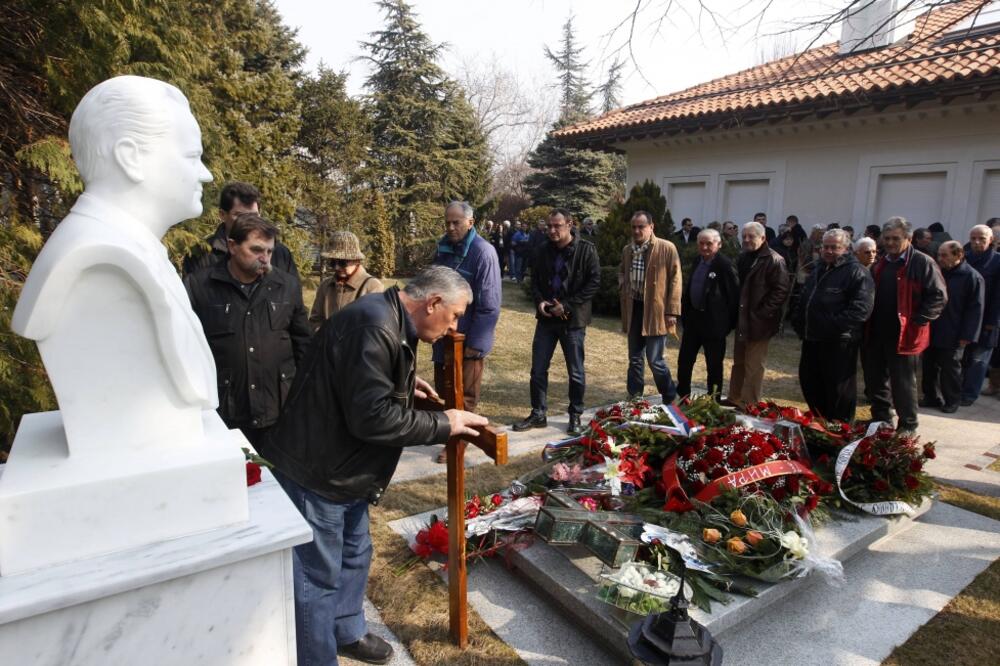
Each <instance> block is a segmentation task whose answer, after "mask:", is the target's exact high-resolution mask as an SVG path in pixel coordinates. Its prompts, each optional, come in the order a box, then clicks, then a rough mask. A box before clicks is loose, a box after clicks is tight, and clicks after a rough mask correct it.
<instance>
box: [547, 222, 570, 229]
mask: <svg viewBox="0 0 1000 666" xmlns="http://www.w3.org/2000/svg"><path fill="white" fill-rule="evenodd" d="M565 226H566V224H565V223H563V224H546V225H545V228H546V229H548V230H549V231H559V230H560V229H562V228H563V227H565Z"/></svg>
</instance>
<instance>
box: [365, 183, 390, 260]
mask: <svg viewBox="0 0 1000 666" xmlns="http://www.w3.org/2000/svg"><path fill="white" fill-rule="evenodd" d="M366 202H367V206H366V211H365V221H366V222H367V224H368V227H369V233H368V256H367V258H366V260H365V268H366V269H368V272H369V273H371V274H372V275H376V276H378V277H387V276H389V275H392V274H393V273H395V271H396V240H395V237H394V236H393V234H392V225H391V224H390V223H389V214H388V212H387V211H386V209H385V200H384V199H383V198H382V194H381V193H380V192H379V191H378V190H376V189H374V188H372V189H371V190H370V191H369V193H368V196H367V197H366Z"/></svg>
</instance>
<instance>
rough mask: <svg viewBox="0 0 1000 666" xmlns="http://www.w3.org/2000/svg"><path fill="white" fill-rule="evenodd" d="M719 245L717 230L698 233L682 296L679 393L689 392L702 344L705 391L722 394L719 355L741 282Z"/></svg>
mask: <svg viewBox="0 0 1000 666" xmlns="http://www.w3.org/2000/svg"><path fill="white" fill-rule="evenodd" d="M721 248H722V237H721V236H719V232H718V231H715V230H714V229H705V230H704V231H702V232H701V233H699V234H698V257H697V258H696V259H695V260H694V262H693V265H692V268H691V272H690V275H691V279H690V280H688V282H687V284H685V285H684V293H683V296H682V298H681V323H682V324H683V325H684V334H683V336H682V337H681V348H680V352H679V354H678V358H677V393H678V395H682V396H684V395H690V394H691V371H692V369H693V368H694V361H695V359H696V358H697V356H698V350H699V349H701V348H704V350H705V366H706V368H707V370H708V394H709V395H711V396H714V397H715V399H716V400H718V399H720V398H721V397H722V359H723V357H724V356H725V355H726V336H727V335H729V332H730V331H731V330H733V328H734V327H735V326H736V317H737V313H738V311H739V307H740V285H739V281H738V279H737V277H736V269H735V268H733V264H732V262H731V261H729V259H727V258H726V256H725V255H723V254H722V253H721V252H719V250H720V249H721Z"/></svg>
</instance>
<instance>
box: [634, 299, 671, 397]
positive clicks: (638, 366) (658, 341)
mask: <svg viewBox="0 0 1000 666" xmlns="http://www.w3.org/2000/svg"><path fill="white" fill-rule="evenodd" d="M642 318H643V303H642V301H632V321H631V322H629V326H628V375H627V377H626V382H625V387H626V389H627V390H628V394H629V395H642V392H643V390H644V389H645V384H646V381H645V377H644V375H645V374H646V366H645V363H644V362H643V357H644V356H645V360H646V361H648V362H649V369H650V370H651V371H652V372H653V382H654V383H655V384H656V390H657V391H659V392H660V396H661V397H662V398H663V404H665V405H668V404H670V403H671V402H673V401H674V398H676V397H677V387H676V386H674V380H673V377H671V376H670V368H668V367H667V362H666V361H664V360H663V352H664V351H665V350H666V347H667V336H665V335H643V334H642Z"/></svg>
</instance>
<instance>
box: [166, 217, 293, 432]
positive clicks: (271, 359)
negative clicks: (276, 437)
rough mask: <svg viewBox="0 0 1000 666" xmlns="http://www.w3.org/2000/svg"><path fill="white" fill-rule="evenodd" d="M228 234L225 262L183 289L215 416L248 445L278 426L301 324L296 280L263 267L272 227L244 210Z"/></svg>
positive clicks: (197, 274) (190, 280)
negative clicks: (212, 383) (200, 333)
mask: <svg viewBox="0 0 1000 666" xmlns="http://www.w3.org/2000/svg"><path fill="white" fill-rule="evenodd" d="M229 234H230V235H229V238H228V239H227V243H228V253H227V255H226V259H225V260H224V261H222V262H220V263H217V264H215V265H213V266H208V267H206V268H202V269H201V270H199V271H197V272H195V273H192V274H191V275H188V276H187V277H186V278H184V287H185V288H186V289H187V292H188V297H189V298H190V299H191V307H192V308H193V309H194V311H195V314H197V315H198V319H200V320H201V325H202V328H203V329H204V330H205V337H206V338H207V339H208V345H209V347H210V348H211V349H212V356H213V357H215V370H216V375H217V377H218V387H219V416H221V417H222V420H223V421H224V422H225V424H226V425H227V426H228V427H230V428H239V429H240V430H242V431H243V434H244V435H246V437H247V439H248V440H250V443H251V444H254V445H255V446H256V443H257V442H258V441H259V440H260V438H261V437H262V436H263V435H264V433H265V432H267V430H268V428H270V427H271V426H272V425H274V424H275V423H276V422H277V421H278V414H279V413H280V412H281V408H282V406H283V405H284V402H285V398H286V396H287V395H288V389H289V388H290V387H291V385H292V380H293V379H294V378H295V367H296V365H297V364H298V363H299V361H301V360H302V357H303V356H304V355H305V350H306V347H307V346H308V343H309V324H308V321H307V320H306V310H305V307H304V306H303V304H302V287H301V285H300V284H299V280H298V278H296V277H295V276H294V275H291V274H290V273H286V272H285V271H283V270H281V269H279V268H276V267H274V266H273V265H272V264H271V259H272V257H273V254H272V253H273V251H274V245H275V243H276V240H275V238H276V237H277V234H278V230H277V229H276V228H275V227H274V226H273V225H271V223H269V222H268V221H266V220H264V219H263V218H262V217H260V216H259V215H256V214H254V213H244V214H243V215H240V216H239V217H238V218H237V219H236V221H235V222H234V223H233V225H232V227H231V228H230V230H229Z"/></svg>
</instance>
